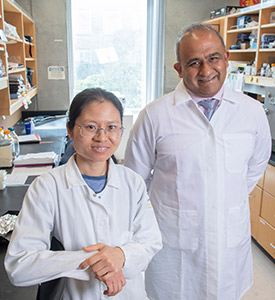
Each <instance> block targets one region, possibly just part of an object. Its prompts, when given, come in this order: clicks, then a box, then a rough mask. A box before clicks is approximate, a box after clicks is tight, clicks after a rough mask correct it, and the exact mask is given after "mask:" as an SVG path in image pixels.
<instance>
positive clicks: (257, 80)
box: [244, 75, 275, 87]
mask: <svg viewBox="0 0 275 300" xmlns="http://www.w3.org/2000/svg"><path fill="white" fill-rule="evenodd" d="M244 82H245V83H246V84H253V85H260V86H270V87H274V86H275V78H273V77H263V76H250V75H244Z"/></svg>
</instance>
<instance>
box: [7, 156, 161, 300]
mask: <svg viewBox="0 0 275 300" xmlns="http://www.w3.org/2000/svg"><path fill="white" fill-rule="evenodd" d="M51 235H52V236H54V237H56V238H57V239H58V240H59V241H60V242H61V243H62V244H63V246H64V248H65V251H59V252H58V251H49V249H50V242H51ZM98 242H101V243H104V244H107V245H109V246H120V247H121V248H122V250H123V251H124V254H125V257H126V262H125V265H124V267H123V274H124V276H125V279H126V281H127V283H126V285H125V286H124V287H123V290H122V291H121V292H120V293H119V294H117V295H116V296H114V297H111V299H120V300H129V299H136V300H141V299H146V293H145V288H144V280H143V274H142V271H144V270H145V269H146V267H147V265H148V263H149V261H150V260H151V258H152V256H153V255H154V254H155V253H156V252H157V251H158V250H159V249H160V248H161V246H162V244H161V234H160V231H159V228H158V225H157V221H156V219H155V215H154V213H153V209H152V206H151V205H150V201H149V198H148V195H147V191H146V186H145V184H144V181H143V179H142V178H141V177H140V176H139V175H138V174H136V173H134V172H133V171H132V170H130V169H128V168H126V167H123V166H119V165H115V164H114V163H113V162H112V160H110V162H109V172H108V178H107V184H106V187H105V188H104V190H103V191H102V192H101V193H98V194H95V193H94V192H93V191H92V189H90V188H89V187H88V185H87V184H86V183H85V181H84V180H83V178H82V177H81V174H80V171H79V169H78V167H77V165H76V163H75V159H74V156H73V157H72V158H71V159H70V160H69V162H68V163H67V164H65V165H63V166H60V167H58V168H55V169H53V170H51V171H50V172H49V173H46V174H43V175H41V176H40V177H38V178H37V179H36V180H35V181H34V183H33V184H32V185H31V186H30V187H29V189H28V192H27V194H26V196H25V199H24V202H23V206H22V209H21V211H20V215H19V217H18V221H17V224H16V226H15V229H14V231H13V235H12V239H11V242H10V244H9V247H8V250H7V254H6V258H5V267H6V270H7V273H8V275H9V278H10V280H11V282H12V283H13V284H15V285H18V286H28V285H35V284H39V283H42V282H45V281H48V280H52V279H55V278H59V277H66V279H65V283H64V282H63V283H64V284H65V286H64V291H63V296H62V297H60V298H59V297H57V299H63V300H65V299H66V300H67V299H71V300H77V299H79V300H80V299H81V300H85V299H93V300H94V299H110V298H109V297H107V296H105V295H103V292H104V290H106V286H105V284H104V283H103V282H100V281H98V280H97V279H95V275H94V274H93V273H92V272H91V271H89V270H88V271H85V270H77V268H78V266H79V264H80V263H81V262H82V261H83V260H85V259H86V258H87V257H90V256H91V253H86V252H84V251H83V250H81V249H82V247H83V246H88V245H92V244H96V243H98ZM62 288H63V286H62ZM62 288H61V287H60V289H59V292H61V294H62V291H60V290H61V289H62ZM59 292H58V293H59Z"/></svg>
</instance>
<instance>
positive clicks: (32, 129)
mask: <svg viewBox="0 0 275 300" xmlns="http://www.w3.org/2000/svg"><path fill="white" fill-rule="evenodd" d="M31 133H32V134H34V133H35V124H34V119H33V118H31Z"/></svg>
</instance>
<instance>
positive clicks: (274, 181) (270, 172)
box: [264, 164, 275, 197]
mask: <svg viewBox="0 0 275 300" xmlns="http://www.w3.org/2000/svg"><path fill="white" fill-rule="evenodd" d="M264 190H265V191H267V192H268V193H269V194H271V195H272V196H274V197H275V167H274V166H272V165H270V164H268V165H267V167H266V170H265V177H264Z"/></svg>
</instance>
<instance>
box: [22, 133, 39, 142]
mask: <svg viewBox="0 0 275 300" xmlns="http://www.w3.org/2000/svg"><path fill="white" fill-rule="evenodd" d="M18 139H19V143H36V142H37V143H38V142H40V141H41V138H40V135H39V134H25V135H19V136H18Z"/></svg>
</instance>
